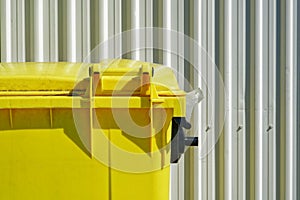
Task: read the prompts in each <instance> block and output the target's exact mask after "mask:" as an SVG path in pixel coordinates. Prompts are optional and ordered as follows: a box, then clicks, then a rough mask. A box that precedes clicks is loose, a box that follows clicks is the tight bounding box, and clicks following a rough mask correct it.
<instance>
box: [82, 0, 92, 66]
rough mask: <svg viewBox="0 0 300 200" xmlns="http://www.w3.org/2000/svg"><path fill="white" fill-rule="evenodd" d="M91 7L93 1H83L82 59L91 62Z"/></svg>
mask: <svg viewBox="0 0 300 200" xmlns="http://www.w3.org/2000/svg"><path fill="white" fill-rule="evenodd" d="M90 8H91V1H90V0H85V1H81V13H82V15H81V16H82V19H81V31H82V36H81V37H82V44H81V46H82V58H81V59H82V61H84V62H91V61H90V59H91V58H90V53H91V50H92V49H91V27H90V22H91V18H90Z"/></svg>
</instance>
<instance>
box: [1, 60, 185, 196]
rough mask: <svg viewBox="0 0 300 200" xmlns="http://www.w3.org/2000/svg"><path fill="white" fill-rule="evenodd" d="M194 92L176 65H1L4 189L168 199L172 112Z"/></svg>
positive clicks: (180, 113) (178, 112) (179, 112)
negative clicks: (184, 85) (182, 84)
mask: <svg viewBox="0 0 300 200" xmlns="http://www.w3.org/2000/svg"><path fill="white" fill-rule="evenodd" d="M184 115H185V93H184V92H183V91H181V90H180V89H179V87H178V85H177V82H176V78H175V76H174V74H173V72H172V70H171V69H170V68H166V67H160V66H159V65H154V64H149V63H143V62H137V61H130V60H113V61H109V62H104V63H100V64H82V63H5V64H4V63H2V64H1V65H0V177H1V178H0V199H101V200H127V199H128V200H137V199H144V200H168V199H169V176H170V153H171V152H170V150H171V148H170V141H171V127H172V118H173V117H184Z"/></svg>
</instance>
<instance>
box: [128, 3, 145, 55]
mask: <svg viewBox="0 0 300 200" xmlns="http://www.w3.org/2000/svg"><path fill="white" fill-rule="evenodd" d="M145 6H146V1H145V0H131V12H130V13H131V15H130V21H131V29H132V31H131V35H130V37H131V43H130V46H131V49H132V50H133V51H132V57H131V58H132V59H134V60H142V61H145V60H146V51H145V49H144V47H145V45H146V33H145V31H144V30H143V28H145V26H146V16H145V15H146V10H145V9H146V7H145Z"/></svg>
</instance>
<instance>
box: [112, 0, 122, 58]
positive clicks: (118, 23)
mask: <svg viewBox="0 0 300 200" xmlns="http://www.w3.org/2000/svg"><path fill="white" fill-rule="evenodd" d="M113 9H114V10H113V13H114V27H113V28H114V35H115V36H116V37H115V41H114V43H115V47H114V49H115V53H114V57H115V58H121V57H122V38H120V34H121V32H122V0H114V8H113Z"/></svg>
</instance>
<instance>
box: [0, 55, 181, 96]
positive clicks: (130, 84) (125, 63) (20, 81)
mask: <svg viewBox="0 0 300 200" xmlns="http://www.w3.org/2000/svg"><path fill="white" fill-rule="evenodd" d="M89 68H92V71H93V73H94V75H95V74H98V77H99V80H98V82H97V83H98V84H97V87H96V91H95V95H96V96H101V95H130V96H132V95H140V96H148V95H150V93H151V91H150V90H151V88H152V90H153V88H154V89H155V90H156V92H157V94H158V95H160V96H169V95H171V96H174V95H175V96H178V95H180V96H181V95H185V92H184V91H182V90H181V89H180V88H179V86H178V84H177V80H176V77H175V75H174V72H173V70H172V69H171V68H169V67H166V66H162V65H158V64H151V63H146V62H141V61H134V60H125V59H114V60H105V61H103V62H101V63H97V64H90V63H67V62H56V63H34V62H25V63H1V64H0V95H2V96H3V95H69V94H71V93H72V94H74V93H76V90H78V91H79V90H81V91H83V90H87V89H88V86H89V80H90V79H91V78H90V77H89V73H88V69H89ZM85 69H86V70H85ZM83 71H84V72H83ZM81 73H82V74H81ZM74 91H75V92H74Z"/></svg>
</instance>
